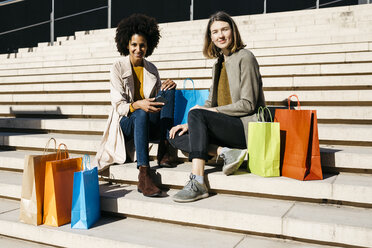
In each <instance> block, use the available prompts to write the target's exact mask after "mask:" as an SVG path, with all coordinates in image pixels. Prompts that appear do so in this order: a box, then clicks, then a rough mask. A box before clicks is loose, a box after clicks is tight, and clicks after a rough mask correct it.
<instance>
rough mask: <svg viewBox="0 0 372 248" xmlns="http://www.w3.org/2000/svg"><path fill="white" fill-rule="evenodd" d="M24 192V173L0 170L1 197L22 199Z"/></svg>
mask: <svg viewBox="0 0 372 248" xmlns="http://www.w3.org/2000/svg"><path fill="white" fill-rule="evenodd" d="M21 192H22V173H19V172H12V171H2V170H0V196H1V197H7V198H13V199H20V198H21Z"/></svg>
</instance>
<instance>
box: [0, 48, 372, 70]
mask: <svg viewBox="0 0 372 248" xmlns="http://www.w3.org/2000/svg"><path fill="white" fill-rule="evenodd" d="M371 57H372V52H347V53H346V52H344V53H341V52H339V53H332V54H310V55H306V54H305V55H303V54H295V55H281V56H262V57H261V56H257V60H258V63H259V64H260V66H267V65H291V64H314V63H317V64H318V63H345V62H354V63H355V62H370V61H371V60H372V59H371ZM114 60H116V59H114V58H90V59H85V60H79V59H77V60H68V61H64V60H62V61H46V62H41V61H38V60H37V59H35V62H31V63H22V62H20V63H17V64H14V63H13V64H12V63H9V64H0V74H1V75H24V74H37V73H40V72H42V74H48V71H50V72H49V73H58V71H61V70H62V68H64V67H76V66H78V68H79V70H80V71H84V68H88V69H90V68H92V67H93V66H97V67H98V70H101V69H100V68H102V67H103V66H109V67H110V66H111V64H112V63H113V61H114ZM149 60H150V61H152V62H153V63H155V65H156V66H157V67H158V68H159V69H161V68H165V66H168V68H171V67H170V66H169V65H171V66H173V67H174V66H176V67H178V68H182V67H181V66H182V63H185V62H186V63H191V61H194V62H195V63H202V62H201V61H203V60H204V61H209V60H206V59H205V58H204V57H203V55H202V53H201V52H194V53H191V54H189V53H176V54H172V55H166V54H158V55H153V56H151V57H150V58H149ZM189 60H191V61H189ZM200 60H201V61H200ZM169 63H174V65H173V64H169ZM213 63H214V60H210V62H205V64H204V66H211V65H212V64H213ZM184 66H186V67H189V66H187V64H186V65H184ZM195 66H196V65H194V67H195ZM199 66H203V64H201V65H199ZM60 67H62V68H60ZM37 68H43V69H42V70H37ZM53 68H56V70H54V69H53ZM3 70H4V71H3ZM67 70H74V71H75V72H76V71H78V69H76V68H73V69H69V68H67V69H66V71H67Z"/></svg>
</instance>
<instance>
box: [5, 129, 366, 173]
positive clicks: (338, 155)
mask: <svg viewBox="0 0 372 248" xmlns="http://www.w3.org/2000/svg"><path fill="white" fill-rule="evenodd" d="M24 137H25V138H27V136H24ZM49 137H58V138H57V141H58V143H60V142H62V141H60V140H59V138H60V136H58V135H55V134H50V136H49ZM71 142H72V141H71ZM75 142H78V141H75ZM45 144H46V141H45V142H44V143H41V142H40V143H38V146H37V147H38V148H40V149H41V151H27V150H17V151H1V152H0V167H1V168H5V169H15V170H23V166H24V157H25V155H26V154H42V153H43V152H42V150H43V149H44V148H45ZM67 145H68V147H70V145H72V144H67ZM157 149H158V146H157V144H151V147H150V151H149V154H150V156H152V157H153V158H155V157H156V155H157ZM320 152H321V154H320V155H321V160H322V166H323V168H324V169H328V170H329V169H336V170H343V169H347V170H352V171H355V170H357V171H365V170H367V171H370V170H372V163H371V161H372V148H370V147H353V146H337V145H320ZM79 156H81V154H74V153H71V157H79ZM91 156H94V155H91ZM178 157H179V158H180V159H183V160H186V159H187V154H183V153H182V152H181V151H179V152H178ZM10 161H11V162H10ZM180 163H182V162H180Z"/></svg>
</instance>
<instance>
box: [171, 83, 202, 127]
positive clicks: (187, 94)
mask: <svg viewBox="0 0 372 248" xmlns="http://www.w3.org/2000/svg"><path fill="white" fill-rule="evenodd" d="M188 80H189V81H191V82H192V90H186V89H185V86H186V81H188ZM208 96H209V90H196V89H195V85H194V81H193V80H192V79H190V78H186V79H185V80H184V81H183V90H176V94H175V99H174V125H178V124H185V123H187V116H188V114H189V111H190V109H191V108H192V107H194V106H195V105H200V106H203V105H204V103H205V101H206V100H207V99H208Z"/></svg>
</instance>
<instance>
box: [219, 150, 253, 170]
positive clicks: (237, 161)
mask: <svg viewBox="0 0 372 248" xmlns="http://www.w3.org/2000/svg"><path fill="white" fill-rule="evenodd" d="M246 154H247V149H243V150H240V149H230V148H227V147H223V148H222V150H221V154H220V155H219V157H221V158H223V162H224V165H223V167H222V171H223V173H224V174H225V175H230V174H233V173H234V172H235V171H237V170H238V169H239V167H240V165H241V164H242V163H243V161H244V158H245V155H246Z"/></svg>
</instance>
